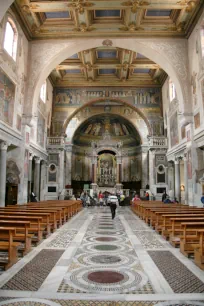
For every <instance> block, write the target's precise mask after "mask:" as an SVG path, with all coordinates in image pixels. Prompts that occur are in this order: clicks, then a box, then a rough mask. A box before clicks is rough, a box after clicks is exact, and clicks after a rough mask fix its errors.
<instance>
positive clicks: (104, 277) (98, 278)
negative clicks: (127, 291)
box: [88, 271, 124, 284]
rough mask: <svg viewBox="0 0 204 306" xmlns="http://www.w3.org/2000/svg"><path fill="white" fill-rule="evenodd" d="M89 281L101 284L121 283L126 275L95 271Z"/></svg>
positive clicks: (90, 275)
mask: <svg viewBox="0 0 204 306" xmlns="http://www.w3.org/2000/svg"><path fill="white" fill-rule="evenodd" d="M88 279H89V280H90V281H92V282H94V283H99V284H114V283H119V282H121V281H122V280H123V279H124V275H123V274H121V273H119V272H115V271H95V272H92V273H90V274H88Z"/></svg>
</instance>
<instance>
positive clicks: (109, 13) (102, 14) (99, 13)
mask: <svg viewBox="0 0 204 306" xmlns="http://www.w3.org/2000/svg"><path fill="white" fill-rule="evenodd" d="M120 15H121V11H120V10H96V11H95V17H96V18H106V17H120Z"/></svg>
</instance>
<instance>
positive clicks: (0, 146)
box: [0, 141, 9, 151]
mask: <svg viewBox="0 0 204 306" xmlns="http://www.w3.org/2000/svg"><path fill="white" fill-rule="evenodd" d="M8 146H9V144H8V143H7V142H6V141H2V142H0V150H1V151H7V149H8Z"/></svg>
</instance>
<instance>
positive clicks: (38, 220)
mask: <svg viewBox="0 0 204 306" xmlns="http://www.w3.org/2000/svg"><path fill="white" fill-rule="evenodd" d="M2 220H5V221H11V222H15V221H27V222H29V223H30V224H31V226H33V223H34V224H37V228H39V229H40V231H41V225H40V224H41V222H42V217H36V216H34V217H33V216H15V215H13V216H8V215H0V222H1V221H2ZM17 231H18V233H20V232H21V233H22V235H23V231H24V230H23V229H19V228H18V229H17ZM26 232H27V237H30V239H31V242H33V243H36V242H39V241H40V240H39V238H40V237H41V236H42V234H41V233H40V234H39V233H38V231H36V232H35V233H29V228H28V230H27V231H26ZM34 234H36V235H37V238H36V237H35V236H34ZM28 240H29V239H28ZM28 240H26V243H25V248H26V250H25V252H24V253H27V252H29V250H30V248H31V245H30V244H32V243H30V242H29V241H28Z"/></svg>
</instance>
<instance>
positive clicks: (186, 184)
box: [183, 154, 188, 204]
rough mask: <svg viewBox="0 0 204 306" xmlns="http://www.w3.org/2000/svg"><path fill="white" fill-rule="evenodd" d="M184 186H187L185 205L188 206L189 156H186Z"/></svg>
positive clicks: (184, 159)
mask: <svg viewBox="0 0 204 306" xmlns="http://www.w3.org/2000/svg"><path fill="white" fill-rule="evenodd" d="M183 161H184V186H185V204H188V163H187V156H186V154H184V158H183Z"/></svg>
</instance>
